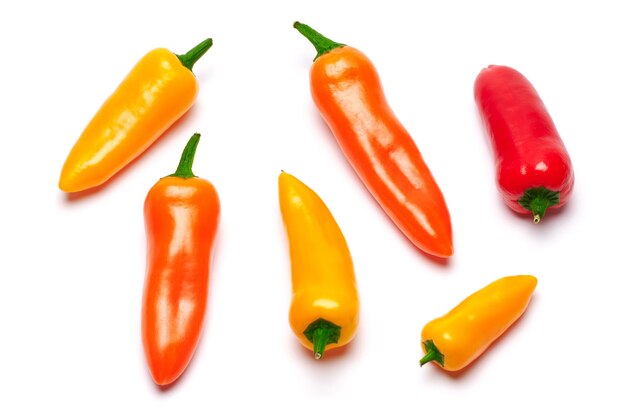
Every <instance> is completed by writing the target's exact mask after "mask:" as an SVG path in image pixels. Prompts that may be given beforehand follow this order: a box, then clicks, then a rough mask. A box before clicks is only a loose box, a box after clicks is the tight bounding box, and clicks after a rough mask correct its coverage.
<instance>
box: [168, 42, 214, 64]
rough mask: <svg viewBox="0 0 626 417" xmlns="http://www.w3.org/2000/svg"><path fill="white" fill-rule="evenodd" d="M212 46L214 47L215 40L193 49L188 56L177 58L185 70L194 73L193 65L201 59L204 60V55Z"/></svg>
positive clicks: (200, 44)
mask: <svg viewBox="0 0 626 417" xmlns="http://www.w3.org/2000/svg"><path fill="white" fill-rule="evenodd" d="M211 46H213V39H211V38H208V39H205V40H203V41H202V42H200V43H199V44H197V45H196V46H194V47H193V48H191V49H190V50H189V52H187V53H186V54H183V55H178V54H177V55H176V56H177V57H178V59H179V60H180V63H181V64H183V66H184V67H185V68H187V69H188V70H189V71H193V65H194V64H195V63H196V62H197V61H198V60H199V59H200V58H202V55H204V53H205V52H206V51H208V50H209V48H210V47H211Z"/></svg>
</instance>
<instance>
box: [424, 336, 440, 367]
mask: <svg viewBox="0 0 626 417" xmlns="http://www.w3.org/2000/svg"><path fill="white" fill-rule="evenodd" d="M423 343H424V349H426V354H425V355H424V357H423V358H422V359H420V366H424V364H427V363H428V362H431V361H435V362H437V363H438V364H439V365H441V366H443V359H444V356H443V354H442V353H441V352H440V351H439V349H438V348H437V346H435V342H433V341H432V340H431V339H428V340H426V341H424V342H423Z"/></svg>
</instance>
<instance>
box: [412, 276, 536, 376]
mask: <svg viewBox="0 0 626 417" xmlns="http://www.w3.org/2000/svg"><path fill="white" fill-rule="evenodd" d="M536 286H537V278H535V277H534V276H532V275H516V276H510V277H504V278H500V279H499V280H496V281H494V282H492V283H491V284H489V285H487V286H486V287H484V288H483V289H481V290H479V291H477V292H475V293H474V294H472V295H470V296H469V297H467V298H466V299H465V300H463V301H462V302H461V303H460V304H459V305H458V306H456V307H455V308H453V309H452V310H450V312H449V313H447V314H446V315H444V316H442V317H439V318H437V319H434V320H432V321H431V322H429V323H428V324H426V325H425V326H424V328H423V329H422V349H423V351H424V353H425V356H424V357H423V358H422V360H421V361H420V365H424V364H425V363H427V362H430V361H433V362H434V363H436V364H437V365H439V366H440V367H441V368H443V369H445V370H446V371H458V370H461V369H463V368H465V367H466V366H467V365H469V364H470V363H471V362H473V361H474V360H475V359H476V358H478V357H479V356H480V355H481V354H482V353H483V352H484V351H485V350H486V349H487V348H488V347H489V346H490V345H491V344H492V343H493V342H494V341H495V340H496V339H498V338H499V337H500V336H501V335H502V334H503V333H504V332H505V331H506V330H507V329H508V328H509V327H510V326H511V325H512V324H513V323H514V322H515V321H516V320H517V319H518V318H519V317H520V316H521V315H522V314H523V313H524V311H526V307H527V306H528V303H529V302H530V299H531V297H532V294H533V292H534V290H535V287H536Z"/></svg>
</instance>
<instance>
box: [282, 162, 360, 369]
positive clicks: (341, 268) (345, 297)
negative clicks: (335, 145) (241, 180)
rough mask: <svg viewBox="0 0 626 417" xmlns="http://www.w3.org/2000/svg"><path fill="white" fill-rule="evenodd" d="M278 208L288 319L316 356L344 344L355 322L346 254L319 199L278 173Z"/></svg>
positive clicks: (349, 260) (353, 287)
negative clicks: (286, 262)
mask: <svg viewBox="0 0 626 417" xmlns="http://www.w3.org/2000/svg"><path fill="white" fill-rule="evenodd" d="M278 192H279V200H280V211H281V213H282V217H283V221H284V224H285V229H286V230H287V235H288V237H289V252H290V256H291V283H292V291H293V293H292V300H291V308H290V309H289V323H290V325H291V329H292V330H293V332H294V333H295V335H296V336H297V337H298V340H299V341H300V343H301V344H302V345H303V346H305V347H306V348H308V349H310V350H312V351H313V352H314V355H315V356H314V357H315V359H320V358H321V357H322V356H323V355H324V351H325V350H327V349H333V348H337V347H340V346H343V345H345V344H347V343H349V342H350V341H351V340H352V338H353V337H354V335H355V333H356V328H357V325H358V322H359V297H358V294H357V288H356V279H355V276H354V267H353V265H352V257H351V256H350V251H349V250H348V245H347V243H346V240H345V238H344V236H343V233H341V229H340V228H339V226H338V225H337V222H336V221H335V219H334V218H333V215H332V214H331V212H330V211H329V210H328V207H326V204H324V202H323V201H322V199H321V198H320V197H319V196H318V195H317V194H316V193H315V191H313V190H312V189H310V188H309V187H307V186H306V185H305V184H304V183H303V182H302V181H300V180H298V179H297V178H296V177H294V176H293V175H289V174H286V173H284V172H283V173H281V174H280V176H279V177H278Z"/></svg>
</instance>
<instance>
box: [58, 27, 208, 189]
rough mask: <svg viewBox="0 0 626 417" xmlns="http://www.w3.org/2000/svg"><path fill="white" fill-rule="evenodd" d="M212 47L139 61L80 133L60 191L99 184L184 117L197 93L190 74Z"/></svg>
mask: <svg viewBox="0 0 626 417" xmlns="http://www.w3.org/2000/svg"><path fill="white" fill-rule="evenodd" d="M212 44H213V41H212V40H211V39H207V40H205V41H203V42H201V43H200V44H198V45H197V46H196V47H194V48H193V49H191V50H190V51H189V52H187V53H186V54H184V55H175V54H174V53H172V52H170V51H169V50H167V49H164V48H158V49H154V50H152V51H150V52H148V53H147V54H146V55H145V56H144V57H143V58H141V60H139V62H138V63H137V64H136V65H135V67H134V68H133V69H132V70H131V71H130V73H129V74H128V75H127V76H126V78H125V79H124V80H123V81H122V83H121V84H120V85H119V86H118V87H117V89H116V90H115V91H114V92H113V94H112V95H111V96H110V97H109V98H108V99H107V100H106V101H105V102H104V103H103V105H102V107H100V109H99V110H98V112H97V113H96V114H95V115H94V116H93V118H92V119H91V121H90V122H89V124H88V125H87V126H86V127H85V129H84V130H83V133H82V134H81V136H80V137H79V138H78V140H77V142H76V144H75V145H74V147H73V148H72V150H71V151H70V153H69V155H68V157H67V159H66V161H65V164H64V165H63V169H62V171H61V177H60V179H59V188H60V189H61V190H63V191H66V192H76V191H83V190H86V189H89V188H92V187H95V186H98V185H100V184H103V183H104V182H106V181H107V180H108V179H109V178H111V177H112V176H113V175H115V174H116V173H117V172H118V171H120V170H121V169H122V168H123V167H124V166H126V165H127V164H128V163H130V162H131V161H132V160H133V159H135V158H136V157H137V156H139V155H140V154H141V153H142V152H143V151H145V150H146V149H147V148H148V147H149V146H150V145H152V143H153V142H154V141H156V140H157V139H158V138H159V136H161V134H162V133H163V132H165V130H167V128H169V127H170V126H171V125H172V124H173V123H174V122H175V121H176V120H178V119H179V118H180V117H181V116H182V115H183V114H185V112H187V110H189V109H190V108H191V106H192V105H193V103H194V101H195V98H196V96H197V94H198V83H197V81H196V77H195V76H194V75H193V73H192V72H191V70H192V68H193V65H194V63H195V62H196V61H197V60H198V59H200V57H202V55H204V53H205V52H206V51H207V50H208V49H209V48H210V47H211V45H212Z"/></svg>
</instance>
